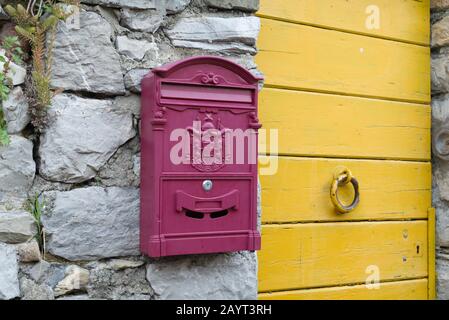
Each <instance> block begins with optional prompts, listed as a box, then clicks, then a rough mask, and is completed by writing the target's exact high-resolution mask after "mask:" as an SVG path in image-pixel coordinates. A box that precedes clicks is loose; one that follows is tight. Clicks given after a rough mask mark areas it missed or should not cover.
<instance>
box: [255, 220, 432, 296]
mask: <svg viewBox="0 0 449 320" xmlns="http://www.w3.org/2000/svg"><path fill="white" fill-rule="evenodd" d="M427 251H428V250H427V222H426V221H406V222H403V221H401V222H362V223H358V222H355V223H320V224H302V225H265V226H263V228H262V250H261V251H260V252H259V255H258V257H259V290H260V291H261V292H270V291H281V290H294V289H303V288H312V287H326V286H336V285H345V284H353V283H365V282H366V280H367V278H368V276H369V275H370V274H371V275H372V272H373V270H374V269H373V268H377V270H378V275H379V280H380V281H385V280H389V281H392V280H401V279H404V280H406V279H414V278H424V277H427V271H428V270H427Z"/></svg>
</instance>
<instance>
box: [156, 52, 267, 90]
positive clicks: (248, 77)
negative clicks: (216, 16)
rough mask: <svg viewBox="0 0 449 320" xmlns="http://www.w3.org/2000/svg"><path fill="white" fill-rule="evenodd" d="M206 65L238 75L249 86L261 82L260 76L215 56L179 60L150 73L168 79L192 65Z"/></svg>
mask: <svg viewBox="0 0 449 320" xmlns="http://www.w3.org/2000/svg"><path fill="white" fill-rule="evenodd" d="M207 64H209V65H215V66H218V67H222V68H225V69H227V70H229V71H232V72H233V73H235V74H237V75H239V76H240V77H241V78H242V79H244V80H245V81H246V82H247V83H250V84H254V83H257V82H258V81H259V80H263V77H262V76H256V75H254V74H252V73H251V72H249V71H248V70H246V69H245V68H243V67H241V66H240V65H238V64H237V63H234V62H232V61H230V60H228V59H225V58H221V57H215V56H198V57H191V58H187V59H183V60H179V61H176V62H173V63H169V64H166V65H163V66H161V67H157V68H154V69H153V70H152V73H154V74H157V75H159V76H161V77H168V76H170V74H172V73H175V72H177V71H179V70H182V69H184V68H187V67H190V66H194V65H207Z"/></svg>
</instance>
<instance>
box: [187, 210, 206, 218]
mask: <svg viewBox="0 0 449 320" xmlns="http://www.w3.org/2000/svg"><path fill="white" fill-rule="evenodd" d="M186 216H187V217H189V218H192V219H203V218H204V213H202V212H196V211H191V210H186Z"/></svg>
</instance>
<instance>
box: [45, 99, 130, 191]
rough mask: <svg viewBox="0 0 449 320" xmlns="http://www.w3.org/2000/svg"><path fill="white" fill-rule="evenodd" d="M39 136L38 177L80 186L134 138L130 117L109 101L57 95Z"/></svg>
mask: <svg viewBox="0 0 449 320" xmlns="http://www.w3.org/2000/svg"><path fill="white" fill-rule="evenodd" d="M48 116H49V119H50V125H49V127H48V128H47V129H46V130H45V132H44V133H43V135H42V136H41V143H40V148H39V156H40V160H41V165H40V174H41V175H42V176H43V177H45V178H46V179H48V180H52V181H61V182H70V183H76V182H82V181H86V180H89V179H91V178H93V177H94V176H95V174H96V172H97V171H98V170H99V169H100V168H101V167H102V166H103V165H104V164H105V163H106V162H107V161H108V159H109V158H110V157H111V156H112V155H113V154H114V153H115V151H116V150H117V149H118V148H119V147H120V146H121V145H122V144H124V143H125V142H126V141H128V140H129V139H131V138H132V137H134V136H135V134H136V132H135V130H134V128H133V121H132V115H131V114H130V113H128V112H124V111H121V110H117V109H116V108H114V107H113V101H112V100H97V99H84V98H80V97H77V96H74V95H66V94H60V95H57V96H56V97H55V98H54V99H53V103H52V106H51V108H50V109H49V113H48Z"/></svg>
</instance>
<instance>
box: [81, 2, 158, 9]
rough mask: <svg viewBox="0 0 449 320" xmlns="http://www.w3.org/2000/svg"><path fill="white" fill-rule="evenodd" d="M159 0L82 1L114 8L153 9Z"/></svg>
mask: <svg viewBox="0 0 449 320" xmlns="http://www.w3.org/2000/svg"><path fill="white" fill-rule="evenodd" d="M157 1H161V0H82V1H81V2H82V3H87V4H100V5H103V6H107V7H114V8H135V9H154V8H156V3H157Z"/></svg>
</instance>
